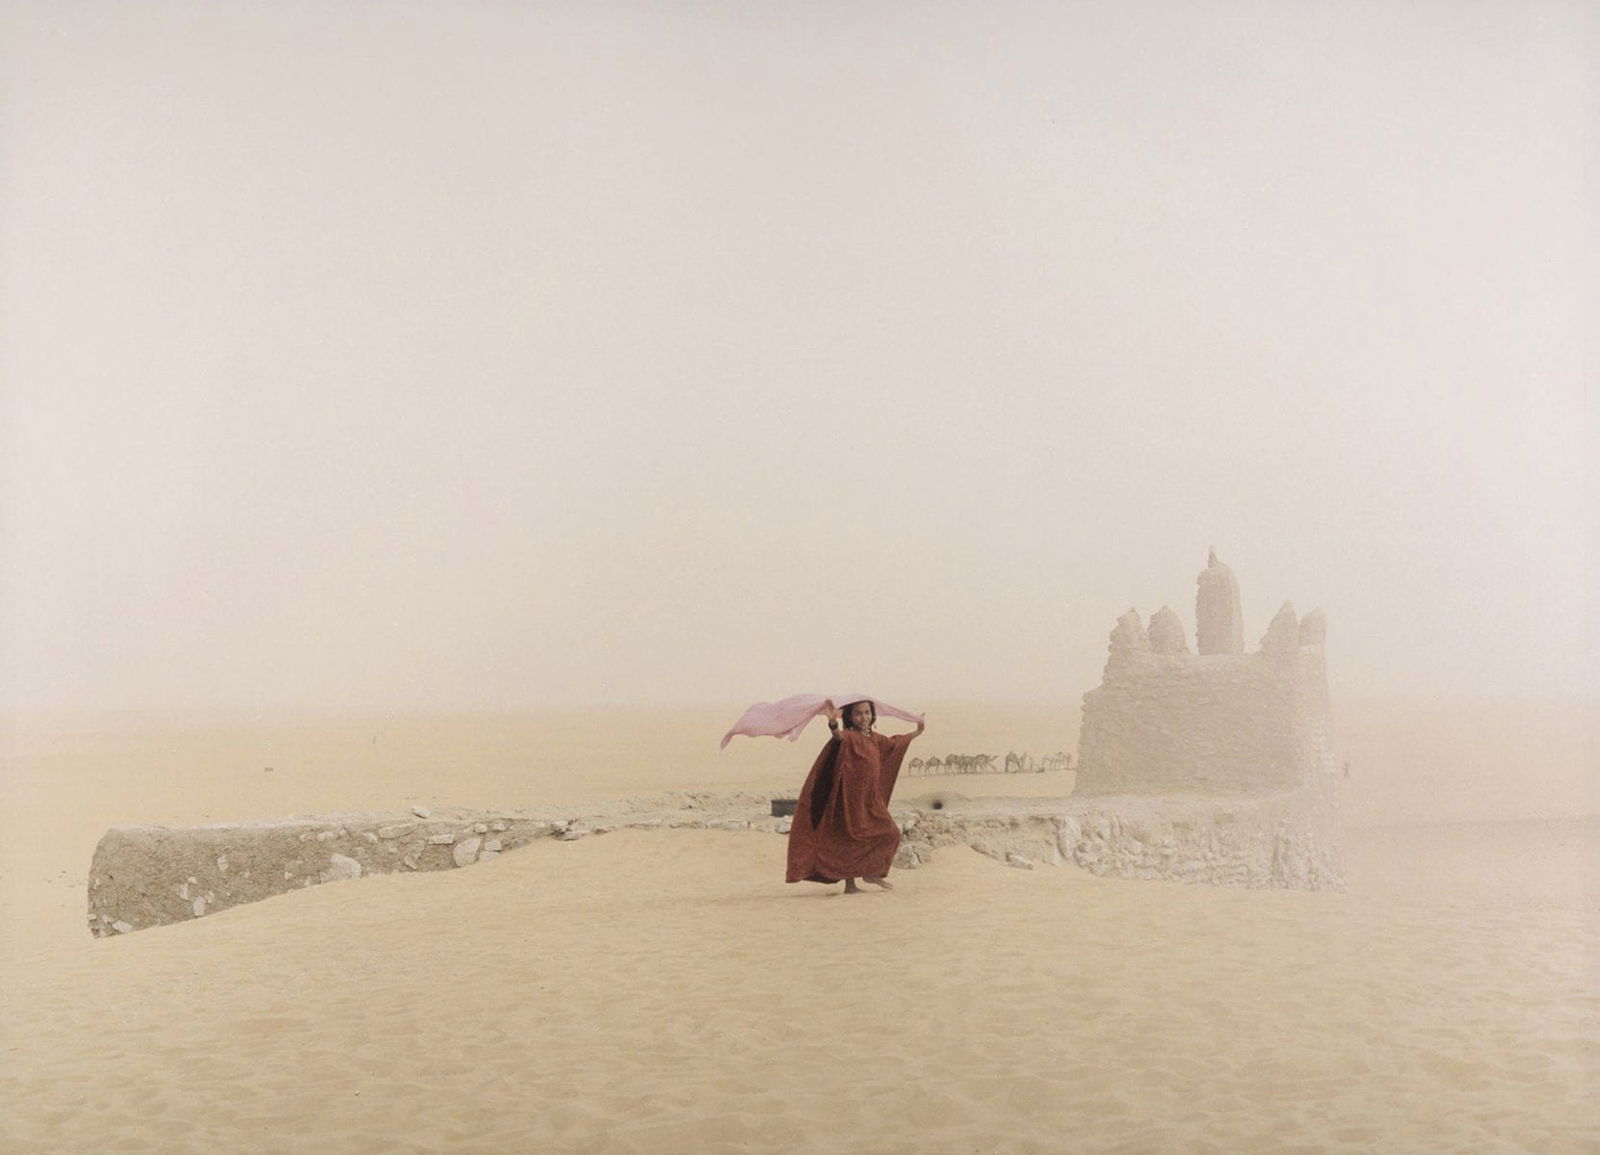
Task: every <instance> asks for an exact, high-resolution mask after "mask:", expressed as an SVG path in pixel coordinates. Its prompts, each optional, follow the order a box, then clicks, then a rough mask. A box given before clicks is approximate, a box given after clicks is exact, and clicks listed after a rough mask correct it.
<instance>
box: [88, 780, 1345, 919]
mask: <svg viewBox="0 0 1600 1155" xmlns="http://www.w3.org/2000/svg"><path fill="white" fill-rule="evenodd" d="M1334 789H1335V786H1334V784H1333V782H1332V781H1331V780H1330V781H1327V782H1322V783H1317V784H1314V785H1313V786H1311V787H1308V788H1305V789H1301V790H1297V791H1289V792H1284V793H1280V794H1256V795H1249V796H1241V797H1232V798H1225V797H1168V798H1160V799H1153V798H1149V797H1093V798H1075V797H1074V798H1059V799H1020V798H977V799H967V798H962V797H960V796H959V795H955V794H931V795H926V796H924V797H922V798H916V799H911V800H909V801H896V802H894V803H892V804H891V806H890V812H891V813H892V814H893V815H894V816H895V818H896V819H897V820H898V821H899V823H900V825H901V829H902V831H903V832H904V834H903V837H902V841H901V845H900V851H899V855H898V857H897V859H896V865H897V866H900V867H901V868H902V869H912V868H915V867H916V866H917V865H919V864H920V863H922V862H923V861H925V860H926V859H927V858H928V857H929V856H930V855H931V854H933V853H934V852H935V851H936V850H938V849H939V848H940V847H944V846H953V845H965V846H970V847H972V848H973V849H975V850H978V851H981V852H982V853H984V854H987V855H989V856H991V857H993V858H996V859H998V860H999V861H1002V862H1007V863H1009V864H1011V865H1013V866H1020V867H1032V866H1034V865H1036V864H1038V865H1051V866H1055V865H1076V866H1079V867H1081V868H1083V869H1085V870H1088V871H1091V872H1093V873H1095V874H1099V875H1108V876H1112V877H1118V878H1161V879H1169V880H1173V881H1180V882H1199V883H1210V884H1214V885H1220V886H1244V887H1278V888H1287V889H1297V890H1327V889H1342V887H1343V884H1344V870H1343V861H1342V856H1341V852H1340V841H1339V836H1338V831H1339V825H1338V818H1337V800H1336V798H1335V797H1334V795H1333V791H1334ZM770 809H771V799H770V797H769V796H768V795H765V794H755V793H749V792H740V793H725V794H714V793H663V794H653V795H647V796H642V797H638V798H629V799H620V800H617V801H612V802H596V803H586V804H581V805H576V806H569V807H564V808H550V809H548V810H541V811H540V812H538V813H535V812H531V811H523V810H472V809H463V808H455V807H452V808H448V809H436V810H432V811H428V810H425V809H423V808H418V810H417V811H415V812H403V811H388V812H363V813H351V814H323V815H313V816H308V817H303V818H288V819H281V820H277V821H270V822H247V823H233V824H227V823H218V824H213V825H208V826H188V827H166V826H124V827H117V828H115V829H112V830H109V831H107V832H106V834H105V836H104V837H102V838H101V840H100V844H99V846H97V847H96V849H95V853H94V860H93V864H92V866H91V868H90V879H89V930H90V932H91V933H92V934H94V935H95V936H96V937H107V936H111V935H116V934H126V933H129V932H131V931H134V930H143V929H145V928H147V927H152V926H163V925H166V924H168V923H174V922H182V921H185V920H187V919H192V918H199V917H202V916H203V915H206V914H211V913H213V912H215V911H218V910H225V909H227V908H228V907H230V906H238V905H240V904H242V903H247V902H256V901H259V900H261V899H264V898H271V897H273V896H275V895H280V894H285V893H288V892H290V891H294V890H299V889H302V888H304V887H308V886H316V885H320V884H322V883H326V882H339V881H345V880H350V879H356V878H360V877H362V876H363V875H371V874H394V873H400V872H406V871H425V870H453V869H457V868H460V867H464V866H471V865H473V864H475V863H479V862H485V861H488V860H490V859H493V858H495V857H497V856H498V855H500V854H502V853H504V852H506V851H510V850H514V849H517V848H518V847H522V846H526V845H527V844H528V843H530V842H533V841H535V840H537V839H541V838H555V839H561V840H565V841H573V840H575V839H579V838H584V837H588V836H591V835H599V834H605V833H607V832H610V831H614V830H619V829H624V828H633V829H659V828H661V827H669V828H696V829H707V830H741V831H765V832H771V833H778V834H784V833H787V831H788V829H789V820H788V819H787V818H774V817H772V815H771V812H770Z"/></svg>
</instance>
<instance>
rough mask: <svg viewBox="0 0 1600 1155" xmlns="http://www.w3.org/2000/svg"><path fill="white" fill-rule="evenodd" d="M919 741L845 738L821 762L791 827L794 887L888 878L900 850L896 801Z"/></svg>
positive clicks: (851, 734) (850, 733)
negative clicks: (892, 803)
mask: <svg viewBox="0 0 1600 1155" xmlns="http://www.w3.org/2000/svg"><path fill="white" fill-rule="evenodd" d="M915 736H916V735H915V734H897V735H895V736H894V737H893V738H886V737H884V736H883V735H882V734H871V733H863V732H861V731H860V730H844V731H841V732H840V734H839V736H838V737H837V738H832V739H830V740H829V741H828V744H827V745H826V746H824V747H823V748H822V753H821V754H819V755H817V760H816V762H815V763H814V764H813V765H812V767H811V773H810V774H809V775H808V776H807V777H806V784H805V785H804V786H803V787H801V789H800V799H799V801H798V802H797V803H796V805H795V809H794V818H793V819H792V820H791V821H790V824H789V876H788V881H790V882H838V881H840V880H841V879H845V878H881V877H883V876H884V875H886V874H888V873H889V867H890V866H891V865H893V863H894V852H895V851H896V850H898V849H899V848H900V826H899V824H898V823H897V822H895V820H894V818H893V817H892V816H891V815H890V814H889V795H891V794H892V793H894V784H895V780H896V779H897V778H898V777H899V776H900V763H902V762H904V761H905V757H906V748H907V747H908V746H910V745H911V739H912V738H914V737H915Z"/></svg>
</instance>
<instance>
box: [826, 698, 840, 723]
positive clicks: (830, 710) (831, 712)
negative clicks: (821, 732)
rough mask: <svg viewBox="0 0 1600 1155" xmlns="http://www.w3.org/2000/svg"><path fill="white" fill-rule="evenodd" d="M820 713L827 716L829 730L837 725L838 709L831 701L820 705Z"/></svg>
mask: <svg viewBox="0 0 1600 1155" xmlns="http://www.w3.org/2000/svg"><path fill="white" fill-rule="evenodd" d="M822 712H823V713H824V714H826V715H827V716H828V725H829V727H830V728H831V727H833V726H837V725H838V724H839V708H838V707H837V706H835V705H834V704H833V702H832V701H827V702H824V703H822Z"/></svg>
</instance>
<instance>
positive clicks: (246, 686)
mask: <svg viewBox="0 0 1600 1155" xmlns="http://www.w3.org/2000/svg"><path fill="white" fill-rule="evenodd" d="M0 13H3V16H0V20H3V24H0V34H3V35H0V70H3V75H4V85H5V87H4V93H3V96H4V104H3V108H0V146H3V150H4V152H3V160H4V167H3V173H0V180H3V185H0V194H3V201H0V229H3V232H0V246H3V247H0V259H3V269H4V271H3V274H0V277H3V280H0V291H3V297H0V308H3V312H0V325H3V330H0V338H3V341H0V346H3V347H0V373H3V377H0V387H3V393H0V406H3V408H0V422H3V432H0V437H3V442H0V445H3V450H4V456H3V470H4V472H3V475H0V482H3V496H0V519H3V520H0V550H3V552H0V628H3V631H4V637H3V639H0V707H11V708H16V707H21V708H33V707H47V706H122V705H126V706H135V707H184V708H205V707H230V708H246V709H278V708H289V707H309V708H325V709H368V708H380V709H390V708H393V709H413V708H420V707H444V708H454V707H492V708H518V707H524V706H533V705H540V704H550V703H563V704H565V703H584V702H605V701H627V702H648V703H657V702H659V703H675V702H694V701H716V702H735V701H748V700H753V699H756V698H764V697H776V696H781V695H784V694H789V693H796V692H802V691H807V690H825V689H828V688H833V687H840V686H841V685H843V686H855V687H860V688H863V689H865V690H867V691H869V692H873V693H878V694H882V695H883V696H884V697H885V698H888V699H889V700H891V701H902V700H903V701H904V703H905V704H907V705H912V706H915V705H917V704H918V703H919V702H924V701H936V700H950V699H970V698H1015V697H1025V698H1037V699H1057V698H1059V699H1061V700H1063V701H1068V702H1073V701H1076V699H1077V697H1078V696H1079V695H1080V694H1081V693H1082V692H1083V691H1084V690H1087V689H1089V688H1091V687H1092V686H1093V685H1094V684H1095V683H1096V682H1097V681H1098V679H1099V671H1100V667H1101V665H1102V664H1103V660H1104V647H1105V639H1106V636H1107V634H1108V632H1109V631H1110V628H1111V626H1112V623H1113V621H1114V619H1115V617H1116V615H1117V614H1118V613H1120V612H1121V611H1122V610H1124V609H1126V608H1128V607H1129V606H1130V605H1131V606H1137V607H1138V608H1140V609H1141V610H1142V611H1143V612H1144V613H1146V614H1148V613H1149V612H1150V611H1152V610H1154V609H1156V608H1157V607H1159V606H1160V605H1161V604H1163V603H1170V604H1171V605H1172V606H1173V607H1174V608H1175V609H1177V610H1178V611H1179V613H1180V615H1181V616H1182V617H1183V618H1184V620H1185V622H1186V623H1187V625H1188V628H1189V631H1190V634H1191V637H1192V633H1193V597H1194V577H1195V574H1196V573H1197V572H1198V571H1199V570H1200V568H1201V567H1202V566H1203V564H1204V561H1205V556H1206V549H1207V547H1208V546H1210V545H1213V544H1214V545H1215V546H1216V547H1217V549H1218V551H1219V553H1220V554H1221V555H1222V556H1223V557H1224V559H1225V560H1227V561H1228V562H1230V563H1231V564H1232V565H1233V567H1234V569H1235V571H1236V572H1237V573H1238V575H1239V577H1240V579H1241V583H1242V585H1243V591H1244V605H1245V614H1246V626H1247V635H1248V639H1249V642H1250V644H1251V645H1252V646H1253V645H1254V643H1255V641H1256V639H1258V638H1259V636H1260V634H1261V632H1262V630H1264V629H1265V626H1266V623H1267V621H1268V619H1269V618H1270V617H1271V616H1272V614H1273V612H1274V611H1275V610H1276V609H1277V607H1278V605H1279V604H1281V603H1282V602H1283V601H1284V600H1285V599H1292V600H1293V601H1294V603H1295V605H1296V606H1297V608H1299V609H1300V610H1301V611H1305V610H1308V609H1310V608H1312V607H1313V606H1315V605H1320V606H1322V607H1323V609H1324V610H1325V611H1326V612H1327V614H1328V617H1329V621H1330V633H1329V648H1330V659H1329V660H1330V674H1331V677H1332V680H1333V684H1334V689H1335V692H1336V693H1343V694H1380V695H1407V696H1432V695H1494V696H1504V695H1519V696H1520V695H1544V694H1551V693H1590V694H1592V693H1595V692H1596V676H1595V669H1596V666H1597V664H1600V663H1597V662H1596V661H1595V653H1594V631H1593V626H1592V625H1591V622H1592V620H1593V618H1594V614H1595V605H1594V598H1593V593H1592V590H1593V589H1594V588H1595V586H1596V585H1597V584H1600V583H1597V573H1596V569H1597V567H1596V554H1595V545H1594V536H1593V531H1592V528H1591V526H1590V522H1591V521H1592V520H1593V515H1594V502H1595V488H1594V485H1595V483H1594V479H1593V475H1592V470H1591V467H1590V466H1589V454H1590V452H1591V449H1592V446H1593V445H1594V444H1595V442H1596V433H1597V430H1596V422H1595V415H1594V408H1593V401H1592V398H1591V396H1590V395H1589V394H1588V392H1587V391H1586V385H1585V375H1586V374H1587V375H1588V377H1589V379H1590V380H1592V377H1593V373H1594V360H1593V345H1592V344H1591V343H1590V342H1592V339H1593V338H1592V334H1593V332H1594V329H1593V322H1594V319H1595V318H1594V314H1593V310H1592V300H1593V297H1592V294H1593V291H1594V288H1595V283H1596V257H1595V248H1594V235H1593V231H1592V223H1593V222H1592V205H1593V204H1594V203H1596V198H1595V189H1594V187H1593V166H1594V158H1595V136H1594V132H1595V128H1594V121H1593V119H1592V116H1593V110H1594V108H1595V107H1596V103H1595V98H1596V80H1595V61H1596V59H1597V54H1596V47H1597V41H1596V17H1595V15H1594V11H1593V9H1592V8H1591V7H1590V6H1588V5H1586V4H1582V3H1540V2H1528V0H1507V2H1504V3H1471V2H1467V3H1461V2H1455V0H1452V2H1449V3H1442V2H1441V3H1384V4H1380V3H1370V4H1360V3H1358V4H1337V5H1333V4H1323V3H1307V4H1295V3H1285V2H1281V0H1263V2H1260V3H1189V2H1182V3H1180V2H1171V3H1145V4H1138V3H1122V2H1116V3H1083V4H1070V5H1035V4H1022V3H1015V4H1005V3H993V2H983V3H966V4H937V3H936V4H929V3H916V4H871V5H866V4H842V3H824V4H793V3H729V4H688V3H685V4H668V5H660V4H649V5H646V4H637V5H623V4H605V3H593V2H585V3H576V2H572V3H561V4H533V3H529V4H513V3H459V4H421V3H416V4H406V3H376V2H373V3H354V2H344V3H341V2H324V3H284V2H281V0H270V2H268V0H262V2H259V3H244V2H234V3H228V2H218V3H209V2H208V3H197V2H196V3H159V2H150V3H140V4H125V3H109V2H107V3H70V2H65V3H64V2H60V0H51V2H48V3H35V4H27V3H15V2H9V0H7V2H3V3H0Z"/></svg>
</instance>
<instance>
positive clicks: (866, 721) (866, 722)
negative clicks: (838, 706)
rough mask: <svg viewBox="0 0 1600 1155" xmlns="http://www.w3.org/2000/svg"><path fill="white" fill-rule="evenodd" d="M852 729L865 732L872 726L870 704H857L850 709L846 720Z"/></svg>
mask: <svg viewBox="0 0 1600 1155" xmlns="http://www.w3.org/2000/svg"><path fill="white" fill-rule="evenodd" d="M847 720H848V721H849V723H850V726H851V728H852V729H856V730H865V729H867V728H868V727H869V726H871V725H872V703H870V702H857V703H856V704H855V705H854V706H851V707H850V714H849V717H848V719H847Z"/></svg>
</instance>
